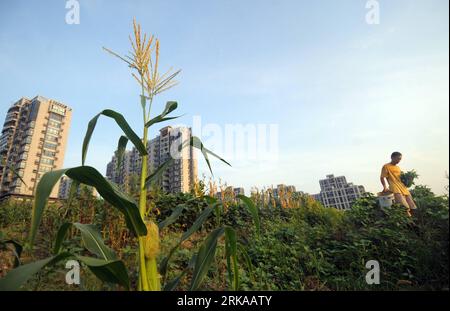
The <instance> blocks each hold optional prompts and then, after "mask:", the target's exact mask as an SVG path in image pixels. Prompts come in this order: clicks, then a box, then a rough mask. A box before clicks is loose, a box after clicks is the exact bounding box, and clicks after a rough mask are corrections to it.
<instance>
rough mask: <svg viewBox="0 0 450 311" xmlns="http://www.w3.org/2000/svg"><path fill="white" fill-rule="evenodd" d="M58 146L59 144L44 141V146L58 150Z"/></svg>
mask: <svg viewBox="0 0 450 311" xmlns="http://www.w3.org/2000/svg"><path fill="white" fill-rule="evenodd" d="M56 147H58V145H57V144H52V143H47V142H46V143H44V148H47V149H50V150H56Z"/></svg>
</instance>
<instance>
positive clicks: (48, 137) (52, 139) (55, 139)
mask: <svg viewBox="0 0 450 311" xmlns="http://www.w3.org/2000/svg"><path fill="white" fill-rule="evenodd" d="M45 140H46V141H49V142H58V137H56V136H51V135H48V134H47V135H45Z"/></svg>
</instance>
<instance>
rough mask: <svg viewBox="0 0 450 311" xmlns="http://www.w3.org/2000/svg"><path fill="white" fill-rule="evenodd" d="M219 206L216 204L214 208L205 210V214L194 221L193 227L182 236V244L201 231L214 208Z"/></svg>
mask: <svg viewBox="0 0 450 311" xmlns="http://www.w3.org/2000/svg"><path fill="white" fill-rule="evenodd" d="M217 204H219V203H216V204H214V205H213V206H211V207H207V208H205V209H204V210H203V212H202V213H201V214H200V216H198V218H197V219H196V220H195V221H194V223H193V224H192V226H191V227H190V228H189V229H188V230H187V231H186V232H184V233H183V235H182V236H181V239H180V243H181V242H183V241H185V240H186V239H188V238H189V237H190V236H191V235H192V234H193V233H194V232H195V231H197V230H198V229H200V227H201V226H202V225H203V223H204V222H205V221H206V220H207V219H208V217H209V215H210V214H211V212H212V211H213V210H214V208H215V206H216V205H217Z"/></svg>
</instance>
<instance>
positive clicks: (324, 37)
mask: <svg viewBox="0 0 450 311" xmlns="http://www.w3.org/2000/svg"><path fill="white" fill-rule="evenodd" d="M79 2H80V7H81V12H80V24H79V25H68V24H66V23H65V15H66V12H67V10H66V9H65V1H63V0H59V1H45V2H43V1H18V0H14V1H12V0H2V1H1V2H0V90H1V91H0V116H1V118H3V116H4V115H5V113H6V110H7V108H8V106H9V105H10V104H11V103H12V102H14V101H15V100H17V99H19V98H20V97H22V96H25V97H34V96H35V95H37V94H39V95H42V96H45V97H49V98H53V99H56V100H59V101H61V102H64V103H66V104H67V105H69V106H71V107H72V108H73V111H74V114H73V122H72V127H71V132H70V137H69V146H68V149H67V154H66V159H65V162H66V164H65V165H66V166H67V167H70V166H76V165H79V164H80V158H81V142H82V139H83V136H84V132H85V130H86V125H87V122H88V121H89V119H90V118H92V117H93V116H94V115H95V114H96V113H97V112H99V111H101V110H102V109H105V108H111V109H115V110H117V111H120V112H123V113H124V114H125V115H126V117H127V119H128V120H129V121H130V123H131V124H133V125H134V127H135V129H136V131H139V132H140V131H141V129H140V124H141V123H140V122H141V114H140V110H139V104H138V101H139V98H138V93H139V90H138V86H137V85H136V83H135V81H134V80H133V79H132V77H131V75H130V72H129V69H128V68H127V67H126V66H125V65H123V64H122V63H120V62H119V61H118V60H116V59H114V58H113V57H111V56H109V55H108V54H106V53H105V52H104V51H102V49H101V47H102V46H107V47H109V48H112V49H113V50H115V51H117V52H120V53H121V54H124V53H126V52H127V51H128V50H129V42H128V35H129V34H130V33H131V30H132V19H133V17H136V19H137V20H138V21H139V22H140V23H141V24H142V27H143V30H145V31H146V32H149V33H154V34H155V35H156V36H157V37H159V39H160V41H161V57H162V59H161V62H162V66H164V67H169V66H173V67H174V68H180V69H182V70H183V71H182V74H181V75H180V77H179V79H178V80H179V81H180V84H179V86H177V87H176V88H174V89H173V90H171V91H169V92H168V93H165V94H163V95H162V96H161V97H160V98H158V99H157V103H156V104H155V106H154V107H155V110H154V111H155V113H156V112H157V111H160V110H161V109H162V106H163V105H164V103H165V102H166V101H167V100H177V101H178V102H179V105H180V108H179V110H180V112H181V113H186V115H185V116H184V117H183V118H182V119H180V121H179V122H181V123H184V124H188V125H190V124H191V123H192V117H193V116H201V117H202V122H203V123H204V124H206V123H214V124H218V125H220V126H224V125H225V124H257V123H264V124H270V123H275V124H278V125H279V155H278V161H276V162H270V163H258V162H257V161H256V162H255V161H243V160H236V161H232V165H233V167H232V168H228V167H225V166H224V165H222V164H221V163H220V162H216V161H214V162H213V167H214V172H215V177H216V178H217V179H219V178H220V179H222V180H223V181H226V182H228V183H229V184H231V185H235V186H244V187H245V188H246V190H249V189H250V187H251V186H258V187H262V186H270V185H276V184H279V183H285V184H293V185H295V186H297V188H298V189H299V190H303V191H306V192H310V193H315V192H317V191H318V190H319V185H318V180H319V179H320V178H323V177H324V176H325V175H326V174H329V173H334V174H335V175H342V174H343V175H346V176H347V178H348V179H349V180H350V181H352V182H354V183H356V184H362V185H365V186H366V188H367V189H368V190H369V191H372V192H376V191H379V190H380V189H379V188H380V186H379V181H378V178H379V173H380V169H381V166H382V165H383V164H384V163H385V162H387V161H388V158H389V154H390V153H391V152H392V151H394V150H399V151H402V152H403V154H404V161H403V163H401V166H402V168H403V169H404V170H408V169H413V168H414V169H416V170H417V171H418V172H419V174H420V175H421V178H420V183H422V184H426V185H428V186H430V187H432V189H433V190H434V191H436V192H438V193H443V192H444V186H445V185H446V184H447V180H446V179H445V173H446V172H447V171H448V169H449V164H448V163H449V160H448V159H449V154H448V150H449V145H448V139H449V119H448V113H449V89H448V84H449V81H448V80H449V72H448V71H449V63H448V59H449V55H448V54H449V45H448V44H449V42H448V35H449V31H448V25H449V16H448V14H449V13H448V5H449V4H448V1H446V0H420V1H419V0H397V1H386V0H380V1H379V3H380V24H379V25H368V24H367V23H366V22H365V15H366V13H367V9H366V8H365V4H366V2H367V1H366V0H346V1H331V0H328V1H325V0H321V1H317V0H315V1H298V0H292V1H287V0H285V1H262V0H260V1H256V0H255V1H237V0H232V1H200V0H192V1H181V0H180V1H171V0H166V1H127V2H125V1H98V0H80V1H79ZM154 135H156V130H153V132H152V136H154ZM119 136H120V131H119V130H118V129H117V128H116V127H115V125H114V124H113V122H111V121H110V120H106V119H103V120H101V121H100V122H99V126H98V128H97V131H96V132H95V134H94V138H93V140H92V145H91V146H92V147H91V149H90V154H89V156H88V164H90V165H93V166H95V167H97V168H98V169H99V170H101V171H102V172H104V171H105V169H106V164H107V162H108V161H109V160H110V157H111V156H112V154H113V152H114V149H115V147H116V144H117V139H118V137H119ZM200 162H201V161H200ZM201 164H202V165H201V166H200V175H201V174H202V173H206V174H207V170H206V167H205V165H204V164H203V162H201ZM207 175H208V174H207Z"/></svg>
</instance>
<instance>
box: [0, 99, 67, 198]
mask: <svg viewBox="0 0 450 311" xmlns="http://www.w3.org/2000/svg"><path fill="white" fill-rule="evenodd" d="M71 117H72V110H71V109H70V108H69V107H67V106H66V105H63V104H61V103H59V102H57V101H55V100H52V99H47V98H44V97H42V96H36V97H34V98H33V99H31V100H30V99H27V98H21V99H20V100H18V101H17V102H16V103H14V104H13V105H12V106H11V107H10V108H9V110H8V112H7V115H6V119H5V123H4V125H3V130H2V133H1V136H0V158H1V160H2V161H1V164H0V197H5V196H9V195H13V196H32V195H34V193H35V190H36V186H37V184H38V182H39V180H40V179H41V177H42V175H44V174H45V173H46V172H49V171H53V170H57V169H61V168H62V166H63V162H64V153H65V149H66V144H67V138H68V133H69V127H70V121H71ZM58 187H59V184H57V185H56V186H55V187H54V189H53V191H52V193H51V195H50V197H51V198H57V197H58Z"/></svg>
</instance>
